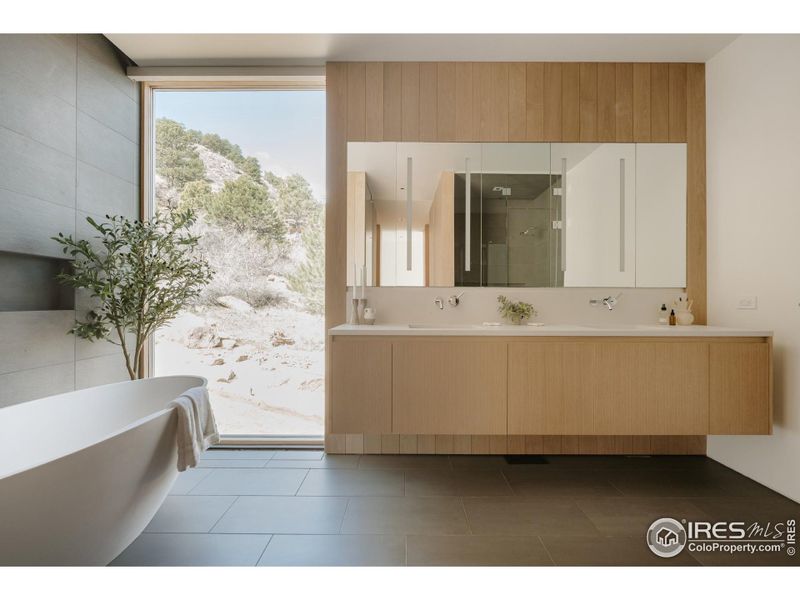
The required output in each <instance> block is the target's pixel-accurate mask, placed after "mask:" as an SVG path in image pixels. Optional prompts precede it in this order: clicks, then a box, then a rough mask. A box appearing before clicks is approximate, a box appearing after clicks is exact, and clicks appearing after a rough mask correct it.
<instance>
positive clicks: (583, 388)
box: [508, 341, 709, 435]
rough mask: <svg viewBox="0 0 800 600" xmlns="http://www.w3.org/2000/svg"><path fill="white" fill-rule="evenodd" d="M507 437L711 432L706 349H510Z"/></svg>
mask: <svg viewBox="0 0 800 600" xmlns="http://www.w3.org/2000/svg"><path fill="white" fill-rule="evenodd" d="M508 356H509V359H508V360H509V363H508V379H509V384H508V386H509V387H508V433H509V435H702V434H705V433H708V381H709V379H708V377H709V376H708V344H705V343H702V342H672V341H664V342H648V341H642V342H639V341H632V342H629V341H574V342H510V343H509V350H508Z"/></svg>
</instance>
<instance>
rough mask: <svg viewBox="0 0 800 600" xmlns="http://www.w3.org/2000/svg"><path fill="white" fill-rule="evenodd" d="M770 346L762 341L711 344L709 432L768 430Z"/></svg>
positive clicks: (761, 431)
mask: <svg viewBox="0 0 800 600" xmlns="http://www.w3.org/2000/svg"><path fill="white" fill-rule="evenodd" d="M770 354H771V347H770V344H769V343H764V342H718V343H714V344H711V354H710V363H711V418H710V427H711V431H710V432H709V433H711V434H718V435H724V434H729V435H735V434H740V435H741V434H745V435H758V434H761V435H766V434H769V433H772V390H771V383H770V382H771V379H772V373H771V368H770V364H771V359H770Z"/></svg>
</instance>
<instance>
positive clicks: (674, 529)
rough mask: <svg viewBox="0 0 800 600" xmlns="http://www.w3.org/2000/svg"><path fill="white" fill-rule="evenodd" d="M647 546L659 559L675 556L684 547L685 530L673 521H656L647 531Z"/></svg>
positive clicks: (665, 519) (666, 519) (667, 519)
mask: <svg viewBox="0 0 800 600" xmlns="http://www.w3.org/2000/svg"><path fill="white" fill-rule="evenodd" d="M647 545H648V547H649V548H650V550H651V551H652V552H653V554H655V555H656V556H660V557H661V558H672V557H673V556H677V555H678V554H680V552H681V550H683V548H684V546H686V529H684V527H683V525H682V524H681V523H679V522H678V521H676V520H675V519H670V518H667V517H664V518H662V519H657V520H656V521H654V522H653V524H652V525H650V528H649V529H648V530H647Z"/></svg>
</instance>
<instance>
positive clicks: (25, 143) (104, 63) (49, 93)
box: [0, 35, 139, 407]
mask: <svg viewBox="0 0 800 600" xmlns="http://www.w3.org/2000/svg"><path fill="white" fill-rule="evenodd" d="M138 181H139V88H138V84H136V83H134V82H132V81H131V80H129V79H128V78H127V77H126V76H125V69H124V67H123V66H122V65H121V64H120V62H119V60H118V58H117V55H116V53H115V51H114V48H113V46H112V45H111V44H110V43H109V42H108V40H106V39H105V38H104V37H103V36H101V35H0V214H1V215H2V218H0V250H2V251H9V252H18V253H24V254H36V255H41V256H59V257H60V256H61V251H60V247H59V246H58V245H57V244H55V243H54V242H52V241H51V240H50V239H49V238H50V236H52V235H55V234H56V233H58V232H64V233H70V234H73V235H74V234H76V232H77V235H78V236H81V235H86V232H87V231H88V228H87V226H86V224H85V223H84V222H83V221H84V220H85V218H86V217H87V216H88V215H92V216H94V217H95V218H98V217H100V218H102V216H103V215H105V214H122V215H127V216H136V215H137V214H138V208H139V199H138V195H139V186H138ZM0 283H1V282H0ZM76 306H77V308H78V310H85V308H86V302H85V301H82V302H78V303H76ZM73 319H74V313H73V312H72V311H51V312H4V313H0V407H2V406H8V405H11V404H16V403H19V402H25V401H27V400H32V399H34V398H40V397H42V396H48V395H51V394H57V393H60V392H65V391H70V390H73V389H76V388H83V387H88V386H92V385H99V384H103V383H111V382H114V381H119V380H123V379H126V378H127V375H126V372H125V369H124V366H123V363H122V358H121V356H119V354H118V353H119V348H118V347H117V346H114V345H112V344H108V343H94V344H91V343H89V342H86V341H84V340H76V339H75V338H74V337H73V336H71V335H69V334H67V333H66V331H67V330H68V329H69V327H70V324H71V323H72V321H73Z"/></svg>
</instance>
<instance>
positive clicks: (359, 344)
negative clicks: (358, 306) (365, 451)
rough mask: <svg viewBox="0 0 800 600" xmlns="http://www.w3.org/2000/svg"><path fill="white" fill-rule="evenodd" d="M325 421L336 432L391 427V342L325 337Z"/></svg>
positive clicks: (381, 430) (369, 430)
mask: <svg viewBox="0 0 800 600" xmlns="http://www.w3.org/2000/svg"><path fill="white" fill-rule="evenodd" d="M328 343H329V344H330V345H331V346H330V350H331V352H330V366H329V367H330V377H329V379H328V382H329V385H330V390H329V392H328V393H329V398H330V402H328V409H327V410H328V415H327V416H328V421H329V424H330V430H331V431H332V432H337V433H350V432H356V431H357V432H359V433H386V432H390V431H391V430H392V342H391V341H390V340H375V339H370V338H362V337H355V336H349V337H348V336H339V337H332V338H329V339H328Z"/></svg>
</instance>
